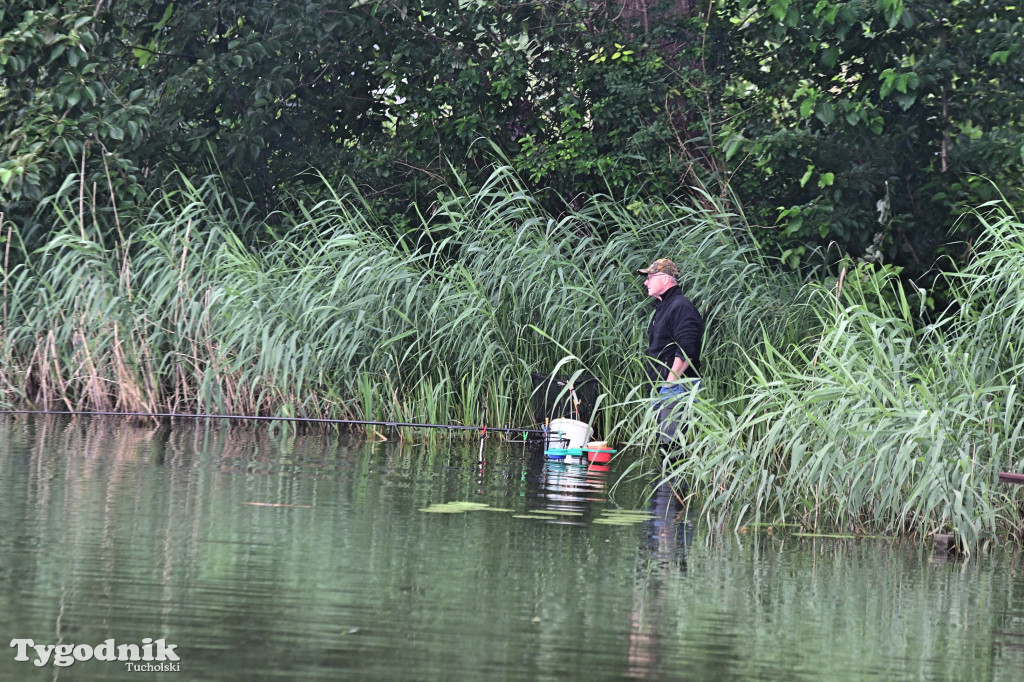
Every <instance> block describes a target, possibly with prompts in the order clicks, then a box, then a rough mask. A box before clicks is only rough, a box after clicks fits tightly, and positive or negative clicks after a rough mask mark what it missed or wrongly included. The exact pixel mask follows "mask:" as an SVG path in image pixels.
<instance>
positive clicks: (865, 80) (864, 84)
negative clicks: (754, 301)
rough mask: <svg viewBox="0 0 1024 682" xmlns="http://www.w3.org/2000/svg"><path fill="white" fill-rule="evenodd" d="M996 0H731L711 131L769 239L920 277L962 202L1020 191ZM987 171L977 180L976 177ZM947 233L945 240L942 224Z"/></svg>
mask: <svg viewBox="0 0 1024 682" xmlns="http://www.w3.org/2000/svg"><path fill="white" fill-rule="evenodd" d="M1022 16H1024V14H1022V10H1021V7H1020V6H1019V5H1013V4H1011V3H1006V2H1002V1H1001V0H914V1H907V2H904V0H877V2H863V1H857V0H855V1H852V2H837V1H829V0H815V1H814V2H810V1H809V0H808V1H801V0H726V2H724V3H723V4H722V13H721V14H720V15H719V17H718V20H719V21H721V22H726V26H723V27H722V28H721V31H722V33H723V34H724V35H727V36H728V44H729V55H730V56H729V64H730V65H731V67H732V68H733V70H734V71H733V74H734V76H735V77H732V78H730V79H729V82H728V89H727V91H726V92H724V93H723V95H722V106H723V108H724V109H725V111H726V112H728V114H729V116H728V118H727V119H726V121H725V123H724V124H723V125H722V126H720V128H719V129H718V130H717V136H718V140H719V141H720V143H721V145H722V149H723V152H724V154H725V156H726V158H728V159H729V160H730V162H731V168H732V169H733V170H732V176H731V177H732V178H733V188H734V189H735V190H736V191H737V192H738V194H739V195H740V197H741V199H742V203H743V204H744V206H745V207H746V208H747V210H748V215H750V216H751V217H752V219H753V220H755V221H757V222H759V223H761V224H763V225H775V224H778V225H779V227H780V228H781V229H779V230H778V231H777V232H776V231H765V232H764V233H763V239H764V241H765V242H766V243H769V244H778V245H780V246H781V247H782V248H784V249H786V255H787V258H788V259H789V260H790V261H791V262H798V261H799V260H800V259H801V257H804V256H805V254H806V253H807V252H808V250H809V249H810V248H812V247H814V246H816V245H817V246H828V245H830V244H833V243H834V244H836V245H838V246H839V247H840V248H839V250H840V252H843V253H850V254H852V255H854V256H857V257H865V258H867V259H868V260H873V261H875V262H886V263H896V264H898V265H903V266H909V267H910V268H911V271H912V272H916V273H921V272H922V271H923V270H927V269H929V268H931V267H932V266H933V264H934V261H935V259H936V257H937V256H939V255H942V254H949V255H952V256H954V257H955V258H956V259H958V260H961V261H962V260H963V259H964V258H966V257H967V256H968V254H969V251H968V250H967V247H966V246H965V244H963V243H960V244H957V243H956V242H957V241H959V240H964V241H966V240H969V239H971V238H973V237H975V236H976V235H975V234H973V233H971V232H968V231H964V230H957V231H955V232H952V228H953V226H954V223H955V221H956V219H957V218H958V217H959V216H960V215H961V214H962V213H963V212H964V211H965V210H968V209H970V208H973V207H975V206H978V205H980V204H981V203H982V202H984V201H987V200H989V199H991V198H993V197H994V196H996V194H997V192H1000V191H1001V192H1002V193H1003V194H1004V195H1005V196H1006V197H1008V198H1009V199H1010V200H1011V201H1012V202H1014V203H1018V204H1019V202H1020V201H1021V200H1022V198H1024V183H1022V178H1024V117H1022V115H1021V114H1022V112H1024V80H1022V79H1021V74H1022V73H1024V23H1022ZM981 176H986V177H987V179H986V177H981ZM951 232H952V233H951Z"/></svg>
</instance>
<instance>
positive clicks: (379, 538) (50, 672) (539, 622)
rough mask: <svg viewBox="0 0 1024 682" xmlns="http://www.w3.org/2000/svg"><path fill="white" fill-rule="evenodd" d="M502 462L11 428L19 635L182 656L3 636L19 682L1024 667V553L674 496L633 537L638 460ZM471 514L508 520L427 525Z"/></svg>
mask: <svg viewBox="0 0 1024 682" xmlns="http://www.w3.org/2000/svg"><path fill="white" fill-rule="evenodd" d="M477 454H478V453H477V447H476V445H475V444H466V445H461V444H457V445H454V446H453V445H451V444H445V443H443V442H442V443H439V444H438V443H435V444H430V443H420V444H411V445H410V444H405V445H400V444H397V443H395V442H392V441H389V442H386V443H370V442H366V441H363V440H361V439H359V438H354V437H345V436H337V435H325V434H317V435H298V436H293V437H288V438H281V437H276V436H271V435H268V432H267V429H266V427H265V426H260V427H255V428H244V427H234V428H230V429H229V428H227V427H226V426H224V425H211V426H209V427H206V426H203V425H197V424H180V425H175V426H173V427H162V428H152V427H150V426H147V425H141V426H140V425H130V424H128V423H127V422H126V421H123V420H96V419H94V420H79V421H76V422H72V421H69V420H67V419H40V418H29V417H19V418H12V417H0V492H2V496H0V634H2V635H3V637H4V640H3V641H4V642H5V643H10V642H12V641H14V640H25V639H32V640H33V641H34V643H35V644H38V645H48V644H55V645H70V644H75V645H82V644H85V645H89V647H90V648H92V647H96V646H98V645H101V644H103V643H104V642H105V641H106V640H110V639H112V640H114V644H115V645H119V644H135V645H139V646H141V645H142V642H143V638H149V639H150V640H160V639H162V640H163V641H164V644H165V645H174V647H175V648H174V649H173V653H174V655H176V656H177V657H178V659H179V660H178V661H175V662H173V664H174V665H175V666H177V668H178V670H177V671H176V672H161V673H153V672H135V671H129V670H128V669H127V666H126V664H125V663H123V662H117V661H102V660H96V659H95V658H93V659H92V660H88V661H81V662H75V663H73V664H72V665H69V666H55V665H54V664H53V661H52V659H51V660H50V661H49V662H48V663H47V664H45V665H43V666H36V665H35V664H34V661H35V660H36V652H35V651H34V650H32V649H30V648H29V649H27V657H28V658H30V660H28V661H18V660H16V656H17V654H18V648H17V647H16V646H12V647H6V649H5V650H4V647H0V679H5V680H6V679H18V680H23V679H24V680H33V679H34V680H43V679H46V680H54V679H67V680H107V679H145V678H151V677H155V676H162V677H164V678H167V679H188V680H222V679H223V680H237V679H268V680H270V679H274V680H311V679H344V680H347V679H352V680H501V679H510V680H547V679H550V680H555V679H558V680H562V679H585V680H595V679H654V680H666V679H680V680H686V679H693V680H748V679H771V680H823V679H829V680H865V679H888V680H921V679H935V680H1017V679H1022V678H1024V574H1022V567H1021V561H1020V557H1019V556H1017V555H1014V554H1011V553H990V554H988V555H985V556H982V557H980V558H978V559H977V560H974V561H971V562H969V563H958V562H944V561H941V560H939V559H938V558H936V557H933V555H932V553H931V548H930V547H921V546H916V545H912V544H904V545H894V544H893V543H891V542H887V541H883V540H859V541H858V540H836V539H811V538H801V537H796V536H794V535H792V534H786V533H783V532H782V531H781V529H773V530H772V532H770V533H769V532H768V531H767V530H765V529H750V530H748V531H747V532H741V533H732V532H721V531H711V530H709V529H707V528H706V526H705V525H703V524H701V523H699V522H698V521H697V520H696V519H693V518H692V517H688V515H687V513H686V512H685V511H684V510H680V509H679V508H677V507H675V506H673V505H671V504H669V503H668V500H667V499H666V498H665V497H664V496H656V497H655V501H654V502H653V503H652V504H651V505H650V506H649V507H648V508H650V509H652V510H653V511H655V512H657V515H656V518H654V519H646V520H641V521H639V522H633V523H626V524H616V523H607V521H609V520H614V517H613V516H612V515H611V512H612V511H613V510H615V509H617V508H621V507H626V508H632V507H635V506H636V505H637V503H638V500H640V498H641V496H642V495H643V493H644V488H643V486H642V484H641V483H640V482H633V483H628V484H625V485H620V486H618V487H615V488H614V489H613V487H612V483H614V482H615V481H616V480H617V472H616V466H615V463H614V462H613V464H612V470H611V471H609V472H605V471H595V470H588V469H587V468H586V467H583V466H576V465H566V464H563V463H552V462H545V461H544V460H543V459H542V457H541V456H540V455H539V454H537V453H534V454H531V453H529V452H528V451H524V450H523V447H522V446H520V445H515V444H501V443H498V442H495V443H493V444H491V445H489V446H488V448H487V450H486V457H485V459H486V464H485V465H484V466H483V467H481V466H480V465H479V464H478V462H477ZM659 500H660V502H659ZM453 501H470V502H477V503H480V504H485V505H488V509H481V510H476V511H469V512H465V513H460V514H441V513H431V512H425V511H421V510H423V509H431V508H436V507H432V505H438V504H442V503H448V502H453ZM498 510H510V511H498ZM538 512H545V514H539V513H538ZM555 512H557V513H555ZM523 515H525V516H528V517H530V518H519V516H523ZM5 646H6V644H5ZM153 650H154V651H155V649H153ZM140 663H141V662H140Z"/></svg>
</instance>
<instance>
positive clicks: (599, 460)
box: [583, 440, 615, 464]
mask: <svg viewBox="0 0 1024 682" xmlns="http://www.w3.org/2000/svg"><path fill="white" fill-rule="evenodd" d="M583 451H584V452H586V453H587V461H589V462H590V463H591V464H606V463H608V462H609V461H610V460H611V458H612V455H613V454H614V453H615V450H612V449H611V448H610V447H608V443H607V442H606V441H603V440H598V441H591V442H590V443H587V447H585V448H583Z"/></svg>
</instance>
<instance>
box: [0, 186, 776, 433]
mask: <svg viewBox="0 0 1024 682" xmlns="http://www.w3.org/2000/svg"><path fill="white" fill-rule="evenodd" d="M72 186H73V183H69V187H72ZM170 187H172V185H171V184H169V189H167V190H165V191H164V192H162V193H161V194H159V195H156V196H154V197H152V198H151V200H150V202H149V204H148V205H149V208H148V210H147V211H146V212H145V213H144V214H143V215H142V216H141V217H140V218H138V219H137V220H135V221H128V220H127V219H123V220H122V223H124V225H123V229H124V233H125V234H126V235H127V236H126V237H125V238H124V239H119V240H117V241H116V243H107V242H105V241H104V239H103V238H102V237H101V236H100V231H99V230H98V229H96V228H95V226H94V225H92V224H87V223H89V221H88V220H86V221H84V222H83V220H82V219H81V218H82V213H81V211H79V210H78V209H79V208H80V206H78V205H77V203H76V201H77V195H76V194H75V193H74V192H68V193H67V194H66V195H64V196H59V197H55V198H54V199H53V200H52V201H53V202H54V203H55V205H57V206H59V207H60V206H63V208H64V210H63V212H62V213H60V215H62V216H64V223H63V224H60V225H57V226H54V229H53V231H52V234H51V237H50V239H49V241H48V242H47V243H46V244H45V245H44V246H43V247H42V248H41V249H39V250H36V251H33V252H31V253H29V252H27V251H26V252H24V253H22V254H21V256H20V257H19V258H17V259H15V260H16V261H17V262H19V263H20V264H19V265H17V266H13V267H11V268H9V269H5V273H4V286H5V287H6V288H7V289H9V290H10V295H9V303H10V305H9V307H8V309H7V310H6V313H5V314H6V319H5V321H4V328H3V334H2V339H0V340H2V358H3V368H2V369H0V376H2V381H3V387H4V395H5V400H6V402H7V403H8V404H14V403H18V404H34V405H50V406H60V407H63V408H66V409H72V410H111V409H113V410H123V411H163V410H168V411H188V412H192V411H196V412H206V411H210V412H218V413H234V414H254V415H280V416H308V417H340V418H356V419H366V420H389V421H397V420H415V421H426V422H432V423H448V424H473V425H477V424H483V423H487V424H490V425H492V426H494V425H516V426H520V425H530V424H532V422H533V416H532V409H531V396H530V393H531V389H532V383H531V374H532V373H534V372H539V373H545V374H546V373H552V372H554V371H556V370H557V371H558V372H559V373H562V374H569V375H580V374H584V373H586V374H591V375H596V376H598V377H600V380H601V389H602V391H601V392H602V393H603V394H604V395H603V397H602V405H603V408H602V409H601V410H599V413H598V417H597V424H596V427H597V430H598V431H599V433H603V434H609V435H611V434H613V433H615V432H624V431H626V430H629V429H632V428H636V427H637V426H639V424H640V422H639V421H638V420H641V419H643V418H644V414H645V411H644V410H643V409H642V406H643V403H644V399H645V398H646V389H641V388H639V387H640V386H641V385H642V381H643V379H642V377H643V366H642V353H643V349H644V346H645V330H646V325H647V320H648V317H649V308H648V304H647V301H646V297H645V292H644V290H643V287H642V286H641V283H640V281H639V278H638V277H637V276H636V275H635V274H634V271H635V270H636V268H638V267H642V266H644V265H646V264H647V263H649V262H650V261H651V260H653V259H654V258H657V257H665V256H668V257H672V258H673V259H675V260H676V262H677V263H678V264H679V265H680V268H681V270H682V271H683V273H684V274H683V286H684V288H686V289H687V291H689V292H691V294H692V295H693V297H694V298H695V300H697V302H698V304H699V305H700V306H701V308H702V310H703V312H704V313H705V315H706V316H707V317H708V319H709V323H710V329H711V330H712V331H711V334H710V339H709V342H708V343H709V347H710V350H709V352H708V356H709V357H710V358H713V360H711V361H710V363H709V364H710V366H711V367H713V368H714V371H715V373H716V375H717V376H718V377H720V383H719V385H720V386H721V391H722V393H723V395H724V394H725V392H727V391H728V390H729V388H728V387H729V386H730V382H732V381H733V379H732V378H731V373H733V372H734V369H733V368H734V367H735V366H738V361H739V359H740V356H739V355H738V354H737V352H736V351H735V350H733V348H734V346H733V345H732V344H728V343H725V340H726V338H728V336H729V335H730V334H733V333H742V332H739V331H734V330H740V329H741V328H742V327H743V325H744V324H746V322H745V320H747V318H748V316H749V318H750V319H756V320H759V321H760V322H761V323H763V324H764V325H765V326H766V328H777V327H778V326H780V325H785V324H786V320H787V319H789V318H790V317H792V313H791V311H788V310H787V308H786V304H785V301H786V300H787V298H788V296H787V295H786V294H785V287H784V286H782V285H780V284H779V281H778V278H777V277H774V276H772V275H771V274H770V270H769V269H768V268H766V267H765V266H764V264H763V263H762V262H761V261H760V260H759V259H758V258H757V256H756V253H755V252H754V251H753V250H752V248H751V247H750V245H749V243H748V240H747V239H746V233H745V231H744V229H743V227H742V225H740V224H739V223H738V221H737V219H736V217H735V216H734V215H732V214H730V213H729V212H727V211H725V210H724V209H722V208H721V207H716V206H717V204H716V203H715V200H714V198H713V197H711V196H708V197H707V201H705V202H703V203H704V204H705V205H706V206H712V207H715V208H712V209H707V208H694V207H689V206H683V205H668V204H659V203H651V204H645V205H641V204H639V203H638V204H635V205H632V206H631V207H630V208H629V209H627V208H624V207H623V205H622V203H620V202H615V201H612V200H610V199H607V198H603V199H602V198H599V199H595V200H594V201H592V202H591V203H589V204H588V205H586V206H585V207H584V208H583V209H582V210H580V211H578V212H575V213H572V214H569V215H565V216H560V217H554V216H550V215H547V214H546V213H545V212H544V211H543V210H542V209H541V208H540V206H539V205H538V203H537V202H536V201H535V200H534V199H533V197H531V196H530V195H529V194H528V193H527V192H526V191H525V190H523V188H522V187H521V185H520V184H519V183H518V181H517V179H516V178H515V176H514V175H513V174H512V173H511V172H509V170H508V169H507V168H498V169H496V170H495V172H494V174H493V175H492V176H491V178H490V180H489V181H488V182H487V183H486V184H485V185H484V186H482V187H480V188H477V189H473V190H470V189H466V188H463V190H462V191H461V192H457V193H455V194H453V195H449V196H447V197H446V198H444V199H440V200H439V201H438V204H437V205H436V207H435V210H434V211H432V213H431V215H430V216H427V217H424V219H423V221H422V224H420V225H416V226H413V228H412V229H410V230H406V231H403V232H401V233H396V232H395V231H394V230H393V229H391V228H390V227H389V226H388V225H385V224H380V223H377V222H374V221H373V220H372V219H371V217H370V216H371V215H372V213H371V212H370V211H369V210H368V209H367V208H366V207H365V205H364V203H363V201H362V199H361V198H360V197H359V196H358V195H356V194H355V193H354V192H351V191H349V192H342V191H340V190H339V191H337V192H334V193H332V194H330V195H328V198H327V199H326V200H319V201H316V202H308V203H305V204H303V203H301V202H298V201H297V202H296V205H297V206H299V208H298V209H296V210H295V212H294V213H292V214H287V215H280V216H276V225H277V226H276V227H275V228H274V229H275V230H276V232H277V238H275V239H267V240H264V242H262V243H260V245H259V246H258V247H254V246H253V245H252V243H250V242H249V241H244V242H243V240H242V239H241V238H240V237H239V235H252V234H258V233H260V232H266V229H267V228H266V227H265V226H261V225H260V221H259V220H258V218H257V217H256V216H255V215H254V214H253V213H252V211H251V210H249V209H248V208H247V207H246V206H244V205H240V204H237V203H233V202H231V201H229V200H228V199H227V198H226V197H225V196H224V195H223V193H222V192H221V191H220V189H219V184H218V182H217V179H216V178H208V179H206V180H205V181H204V182H202V183H197V184H193V183H191V182H189V181H188V180H187V179H184V178H178V179H177V180H176V182H175V183H173V188H170ZM61 202H63V203H61ZM716 347H717V348H718V350H716V349H715V348H716ZM642 398H643V399H642ZM616 428H617V431H616Z"/></svg>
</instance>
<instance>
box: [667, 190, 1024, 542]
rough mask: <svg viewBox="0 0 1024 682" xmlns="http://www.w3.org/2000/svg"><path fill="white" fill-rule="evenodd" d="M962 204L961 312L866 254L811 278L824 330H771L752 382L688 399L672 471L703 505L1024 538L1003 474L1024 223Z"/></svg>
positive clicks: (1012, 462) (898, 531) (1015, 497)
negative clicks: (971, 247) (837, 274)
mask: <svg viewBox="0 0 1024 682" xmlns="http://www.w3.org/2000/svg"><path fill="white" fill-rule="evenodd" d="M965 219H972V220H978V221H980V223H981V224H982V226H983V227H984V229H985V235H986V236H985V238H984V239H983V241H982V242H980V243H979V244H978V245H977V253H978V256H977V258H976V259H975V260H974V261H973V263H972V264H971V265H970V267H968V268H966V269H965V271H964V272H961V273H956V274H953V275H950V276H949V278H950V281H951V283H952V285H953V286H954V290H955V295H956V304H957V307H958V311H957V312H956V313H955V314H954V313H951V314H949V315H947V316H945V317H941V318H939V319H937V320H935V321H933V322H932V323H930V324H923V323H921V322H920V319H921V316H919V315H918V314H917V312H918V309H919V306H921V305H923V300H922V298H923V296H924V294H925V292H923V291H916V290H914V288H913V287H912V286H910V287H905V286H903V285H901V283H900V282H899V280H898V279H896V278H895V277H894V276H893V273H892V272H891V271H889V270H887V269H885V268H877V267H873V266H868V265H865V264H859V265H850V267H849V269H847V270H844V272H843V276H842V277H841V278H840V279H839V280H838V281H836V282H835V283H833V284H832V285H831V286H829V287H827V288H826V287H825V286H823V285H809V286H808V288H807V289H806V292H805V295H804V298H806V300H807V302H808V303H807V305H808V306H809V307H810V308H811V309H812V310H813V311H814V315H815V318H816V321H817V322H816V327H817V330H816V332H815V333H814V334H811V335H808V336H807V337H806V338H804V339H803V340H802V342H801V343H798V344H793V345H786V344H781V345H780V344H779V343H778V340H779V339H780V338H782V339H785V336H782V337H780V336H779V335H777V334H775V333H772V332H766V333H765V334H764V336H763V343H762V344H761V345H760V347H759V348H757V349H753V350H750V351H746V352H745V356H746V367H745V373H746V375H747V383H746V385H745V386H743V388H742V390H740V391H738V392H737V393H736V394H735V395H733V396H732V397H730V398H727V399H725V400H701V401H698V402H697V403H696V404H695V405H693V406H692V408H688V409H690V410H691V411H692V418H693V420H694V427H693V429H692V431H691V433H690V434H689V435H688V436H689V440H688V442H686V443H683V444H680V447H683V448H685V450H686V453H687V456H686V457H685V458H684V459H683V460H682V461H681V462H680V463H679V464H678V465H677V466H675V467H674V468H671V469H669V470H665V471H664V475H665V476H666V477H668V478H673V479H675V480H679V481H681V480H686V481H688V482H689V484H690V491H691V494H692V496H693V499H694V500H695V501H698V502H699V504H700V505H701V509H702V512H703V514H704V515H705V516H706V517H707V518H708V519H715V520H722V519H725V518H729V519H731V520H732V521H733V522H734V523H736V524H744V523H751V522H753V523H758V522H763V521H776V522H779V521H781V522H792V523H798V524H800V525H801V526H803V527H804V528H805V529H806V530H810V531H812V532H824V531H834V530H840V531H847V532H853V533H858V534H883V535H907V534H912V535H918V536H926V535H929V534H938V533H949V534H952V535H953V536H955V537H956V538H957V539H958V540H959V541H961V542H962V543H963V544H964V545H965V546H966V547H967V548H971V547H976V546H978V545H979V544H982V543H984V542H986V541H988V540H997V541H999V540H1005V539H1007V538H1013V539H1017V540H1019V538H1020V536H1021V531H1022V520H1021V509H1020V506H1019V501H1020V495H1019V493H1017V491H1016V490H1015V489H1014V487H1013V486H1007V485H1002V484H999V483H998V482H997V475H998V473H999V472H1000V471H1018V472H1019V471H1021V470H1024V462H1022V461H1021V454H1020V453H1021V452H1022V450H1024V434H1022V423H1024V402H1022V400H1021V398H1020V396H1019V391H1018V387H1017V377H1018V376H1020V375H1021V371H1022V369H1024V364H1022V357H1021V349H1020V343H1019V339H1020V332H1019V330H1020V329H1021V323H1022V321H1024V320H1022V317H1024V314H1022V310H1024V306H1022V304H1021V301H1024V295H1022V294H1024V291H1022V287H1024V278H1022V276H1021V275H1022V269H1024V224H1022V223H1021V222H1020V220H1019V219H1018V218H1017V217H1016V216H1015V215H1014V214H1013V213H1012V212H1010V211H1009V210H1008V209H1005V208H1002V207H994V208H993V207H989V208H988V209H987V210H986V212H980V213H977V214H974V215H972V216H967V217H965Z"/></svg>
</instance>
